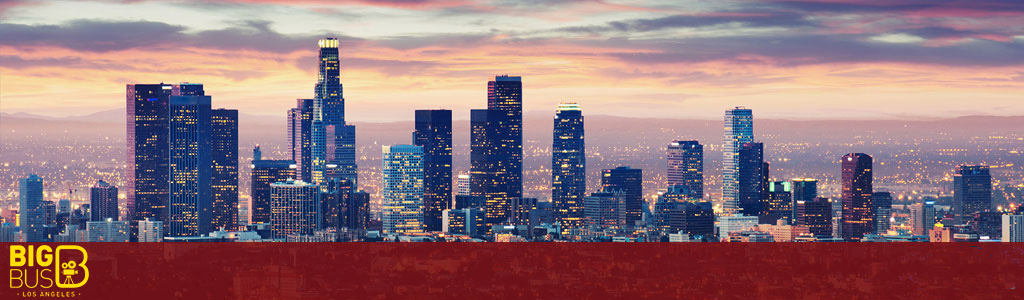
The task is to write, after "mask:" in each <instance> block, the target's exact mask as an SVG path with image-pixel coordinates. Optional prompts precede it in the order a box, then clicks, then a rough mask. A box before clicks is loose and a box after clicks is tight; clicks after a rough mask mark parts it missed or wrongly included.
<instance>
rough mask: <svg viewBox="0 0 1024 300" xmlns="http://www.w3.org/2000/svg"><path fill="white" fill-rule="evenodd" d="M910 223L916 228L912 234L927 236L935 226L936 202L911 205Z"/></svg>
mask: <svg viewBox="0 0 1024 300" xmlns="http://www.w3.org/2000/svg"><path fill="white" fill-rule="evenodd" d="M910 223H911V225H913V226H914V227H913V230H912V231H911V233H913V234H914V235H927V234H928V231H929V230H931V229H932V227H934V226H935V202H933V201H925V202H921V203H914V204H911V205H910Z"/></svg>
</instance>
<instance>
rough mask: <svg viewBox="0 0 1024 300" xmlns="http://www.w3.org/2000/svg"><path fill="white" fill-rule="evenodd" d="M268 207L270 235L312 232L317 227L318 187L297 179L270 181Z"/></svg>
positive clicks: (285, 236)
mask: <svg viewBox="0 0 1024 300" xmlns="http://www.w3.org/2000/svg"><path fill="white" fill-rule="evenodd" d="M270 211H271V213H270V224H271V225H270V227H271V230H270V231H271V233H272V235H273V237H274V238H287V237H288V236H289V235H312V234H313V232H314V231H316V230H318V229H320V221H321V215H320V189H319V188H317V186H316V185H313V184H309V183H306V182H303V181H301V180H288V181H284V182H275V183H271V184H270Z"/></svg>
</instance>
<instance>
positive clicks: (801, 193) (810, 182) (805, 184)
mask: <svg viewBox="0 0 1024 300" xmlns="http://www.w3.org/2000/svg"><path fill="white" fill-rule="evenodd" d="M792 182H793V186H792V187H790V188H791V191H792V193H793V214H792V218H793V220H794V222H795V220H796V202H797V201H811V200H814V198H817V197H818V180H817V179H813V178H794V179H793V181H792Z"/></svg>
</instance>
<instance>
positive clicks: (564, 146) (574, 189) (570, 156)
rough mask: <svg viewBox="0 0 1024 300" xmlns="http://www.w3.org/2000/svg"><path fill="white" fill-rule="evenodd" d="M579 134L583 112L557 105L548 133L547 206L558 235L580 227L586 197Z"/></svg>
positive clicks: (582, 145)
mask: <svg viewBox="0 0 1024 300" xmlns="http://www.w3.org/2000/svg"><path fill="white" fill-rule="evenodd" d="M583 133H584V130H583V110H581V109H580V106H579V104H576V103H562V104H559V105H558V109H556V110H555V121H554V130H553V131H552V145H551V150H552V151H551V202H552V206H553V208H554V217H555V221H556V222H558V223H559V224H561V226H562V232H566V230H567V229H570V228H580V227H582V226H583V217H584V208H583V200H584V197H585V196H586V193H587V147H586V146H587V145H586V142H585V141H584V139H583Z"/></svg>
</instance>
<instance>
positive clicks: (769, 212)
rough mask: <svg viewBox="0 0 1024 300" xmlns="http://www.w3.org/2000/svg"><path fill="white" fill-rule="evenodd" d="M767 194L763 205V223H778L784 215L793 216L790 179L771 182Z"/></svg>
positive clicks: (761, 221)
mask: <svg viewBox="0 0 1024 300" xmlns="http://www.w3.org/2000/svg"><path fill="white" fill-rule="evenodd" d="M767 195H768V196H767V198H766V200H765V202H764V203H765V205H764V207H762V209H763V211H764V214H763V215H762V216H763V217H762V218H761V220H759V222H760V223H761V224H776V221H777V220H779V219H781V218H783V217H786V218H792V216H791V213H792V212H793V193H792V189H791V186H790V183H789V182H788V181H772V182H769V183H768V193H767Z"/></svg>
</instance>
